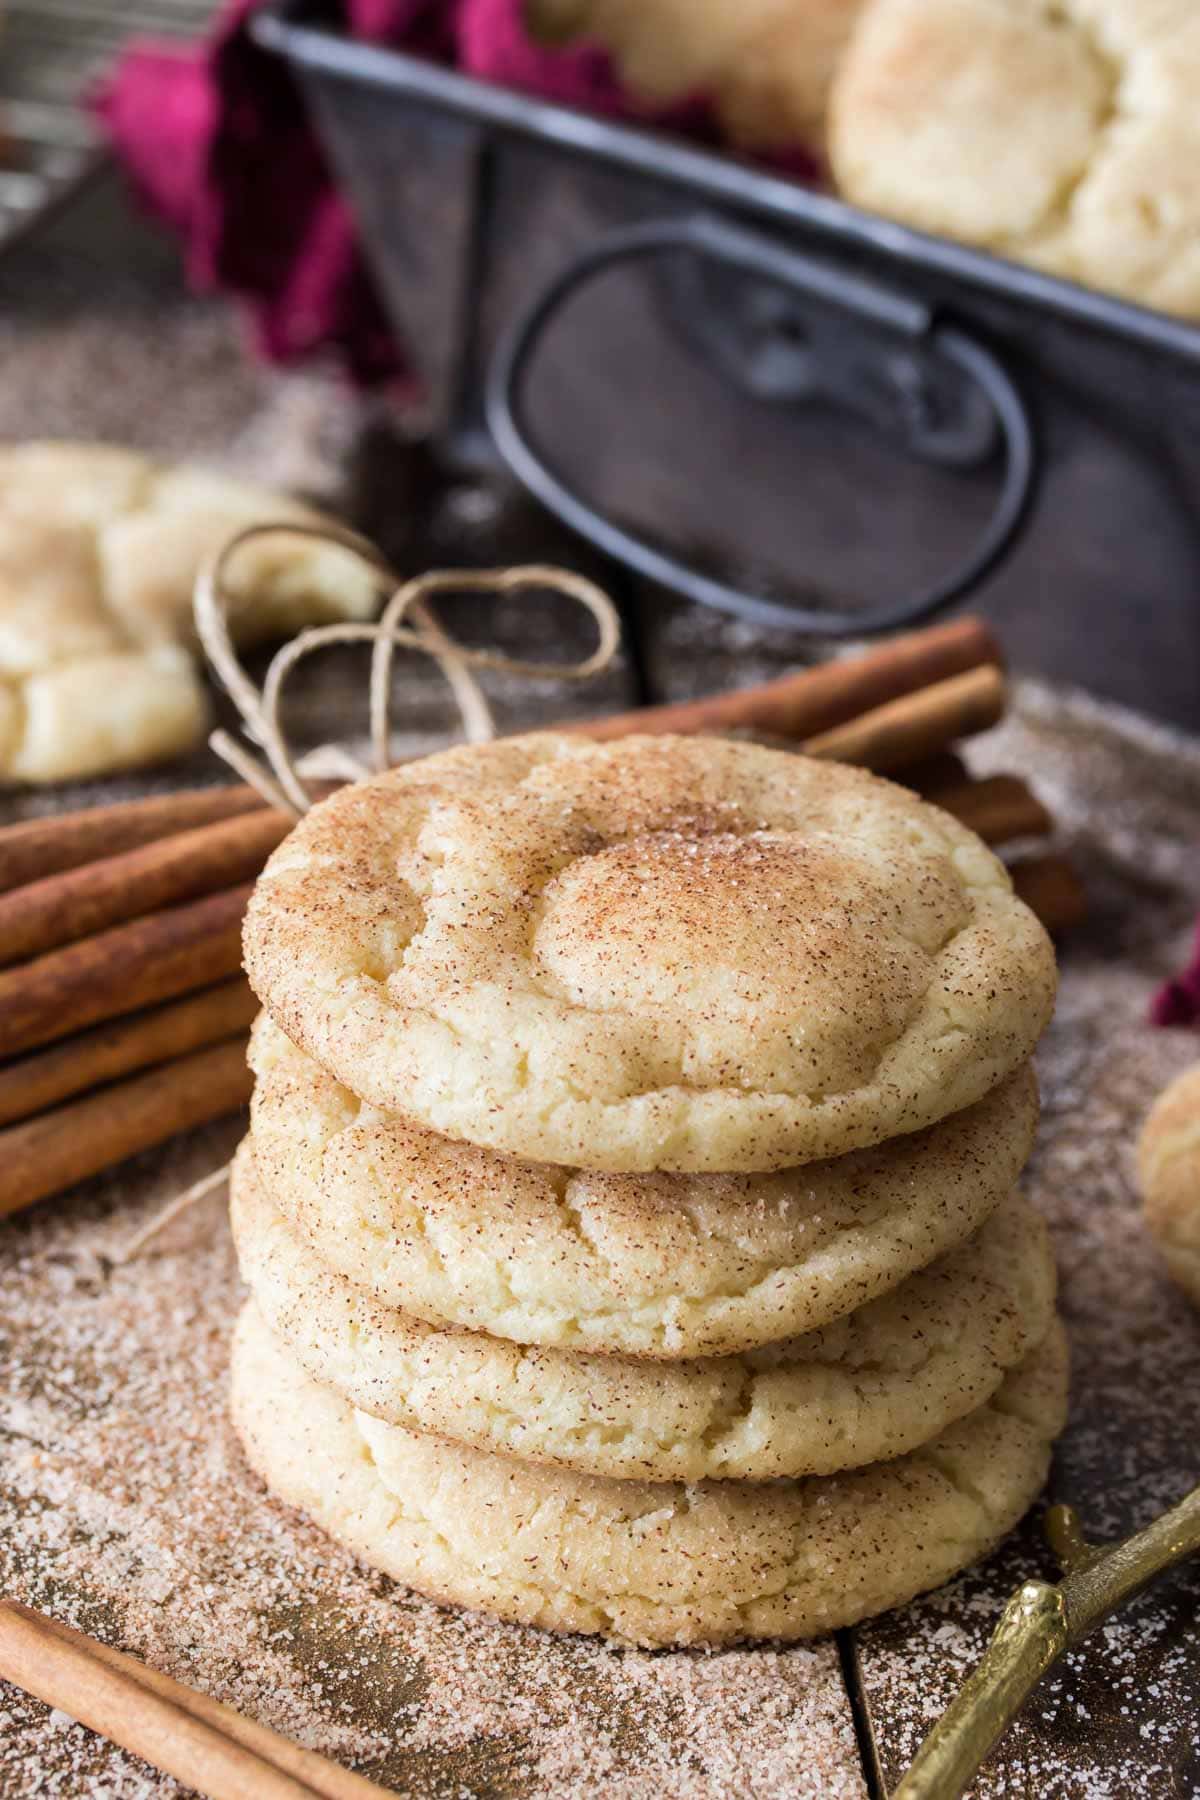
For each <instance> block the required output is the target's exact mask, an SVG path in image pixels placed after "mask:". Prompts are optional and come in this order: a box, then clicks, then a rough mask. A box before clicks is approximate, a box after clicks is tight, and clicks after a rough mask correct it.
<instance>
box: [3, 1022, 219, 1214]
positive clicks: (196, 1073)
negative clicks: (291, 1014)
mask: <svg viewBox="0 0 1200 1800" xmlns="http://www.w3.org/2000/svg"><path fill="white" fill-rule="evenodd" d="M252 1087H253V1079H252V1077H251V1074H250V1070H249V1067H248V1066H247V1063H246V1037H245V1035H244V1034H242V1035H240V1036H238V1037H235V1038H227V1039H226V1040H225V1042H224V1043H220V1044H213V1045H210V1046H209V1048H208V1049H205V1050H195V1051H193V1052H192V1054H191V1055H190V1056H181V1057H179V1058H178V1059H177V1060H176V1061H174V1062H168V1063H163V1064H162V1065H161V1066H160V1067H159V1068H157V1069H150V1070H149V1071H148V1072H146V1073H144V1074H141V1075H132V1076H130V1077H129V1078H128V1080H125V1081H117V1082H113V1083H112V1085H111V1086H109V1087H103V1088H98V1089H97V1090H96V1091H95V1092H94V1093H91V1094H88V1095H86V1096H85V1098H84V1099H82V1100H72V1101H69V1102H68V1103H67V1105H66V1106H56V1107H54V1108H52V1109H51V1111H49V1112H44V1113H39V1114H38V1116H37V1117H36V1118H35V1119H26V1120H25V1121H24V1122H23V1123H22V1124H19V1125H10V1126H9V1127H8V1128H7V1130H4V1131H0V1171H2V1174H0V1218H2V1217H5V1216H6V1215H7V1214H9V1213H15V1212H20V1211H21V1210H22V1209H23V1208H24V1207H26V1206H32V1205H33V1204H34V1202H35V1201H37V1200H44V1199H45V1197H46V1196H47V1194H57V1193H59V1192H61V1190H62V1189H63V1188H68V1187H72V1186H73V1185H74V1184H75V1182H77V1181H84V1180H86V1178H87V1177H88V1176H89V1175H95V1174H97V1173H98V1172H99V1171H100V1170H101V1169H107V1168H108V1167H109V1166H110V1164H112V1163H118V1162H124V1160H125V1158H126V1157H127V1156H135V1155H136V1154H137V1153H138V1151H139V1150H148V1149H150V1148H151V1146H152V1145H154V1144H162V1143H165V1142H166V1140H167V1139H168V1138H170V1137H174V1136H175V1133H176V1132H177V1131H190V1130H191V1129H192V1127H193V1126H195V1125H204V1124H207V1123H208V1121H209V1120H210V1119H219V1118H221V1117H222V1116H223V1115H224V1114H225V1113H230V1112H236V1111H237V1109H238V1107H239V1106H244V1105H245V1103H246V1101H247V1100H249V1098H250V1091H251V1088H252Z"/></svg>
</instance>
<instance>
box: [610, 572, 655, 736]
mask: <svg viewBox="0 0 1200 1800" xmlns="http://www.w3.org/2000/svg"><path fill="white" fill-rule="evenodd" d="M604 587H605V590H606V591H607V593H608V596H609V598H610V599H611V601H612V603H613V605H614V606H615V607H616V609H617V612H618V613H619V614H620V618H621V647H622V649H623V650H624V652H625V660H626V663H627V664H628V667H629V679H630V683H631V685H632V687H633V704H634V705H635V706H657V705H659V704H660V702H661V701H662V700H664V699H665V698H666V696H665V695H663V694H660V693H659V692H658V691H657V688H656V685H655V682H654V679H653V677H652V675H651V673H650V655H649V649H648V645H647V636H646V617H645V607H646V604H647V600H646V589H645V587H644V585H643V584H642V583H640V582H638V581H637V580H636V579H634V578H632V577H630V576H628V575H626V574H625V572H624V571H623V570H622V569H620V568H619V567H618V566H617V564H616V563H611V564H610V565H609V568H608V569H607V570H606V571H605V575H604Z"/></svg>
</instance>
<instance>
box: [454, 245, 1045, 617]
mask: <svg viewBox="0 0 1200 1800" xmlns="http://www.w3.org/2000/svg"><path fill="white" fill-rule="evenodd" d="M679 250H686V251H691V252H693V253H695V254H696V255H699V256H703V257H710V258H713V259H715V260H716V261H717V262H720V263H724V264H726V265H727V266H729V267H731V268H735V269H739V270H741V271H743V272H744V273H746V274H751V275H759V276H762V277H763V278H764V279H765V280H769V281H772V282H774V283H777V284H778V285H780V286H782V287H786V288H789V289H791V290H793V291H794V292H797V293H800V294H803V295H806V296H807V297H809V298H811V299H816V300H818V301H821V302H824V303H825V304H826V305H829V306H832V307H835V308H838V309H840V310H841V311H842V312H846V313H850V314H854V315H857V316H858V317H859V318H862V319H865V320H867V321H869V322H870V323H871V324H873V325H874V326H876V327H881V328H883V329H884V330H885V331H891V332H895V333H897V334H898V335H900V336H902V337H904V338H907V339H909V340H921V341H923V342H924V343H926V344H927V345H928V346H929V347H930V348H931V349H933V350H934V351H936V352H937V353H939V354H940V355H942V356H943V357H945V358H946V360H947V361H948V362H951V363H953V364H955V365H956V366H957V367H958V368H959V369H961V370H963V371H964V373H965V374H966V375H967V376H968V377H969V378H970V379H971V380H972V381H974V382H976V383H977V384H978V386H979V387H980V388H981V389H982V390H983V392H984V393H985V394H986V396H987V398H988V401H989V402H990V404H991V407H992V410H993V412H994V414H995V417H996V420H997V423H998V425H999V428H1000V434H1001V438H1002V440H1003V444H1004V453H1005V462H1004V478H1003V481H1002V483H1001V488H1000V493H999V496H998V498H997V501H996V505H995V507H994V509H993V511H992V514H991V517H990V518H989V520H988V523H987V526H986V527H985V529H984V531H983V533H982V535H981V536H980V537H979V539H978V540H977V542H976V543H975V544H974V546H973V547H972V549H971V551H970V554H969V555H968V556H967V557H966V558H964V560H963V561H962V562H960V563H959V565H958V566H957V567H956V568H955V569H953V570H952V571H951V573H950V574H948V575H946V576H943V577H942V579H941V580H940V581H937V582H935V583H934V584H933V585H932V586H931V587H927V588H926V589H925V590H924V591H923V592H921V593H918V594H917V595H915V596H914V597H913V598H911V599H908V600H903V601H896V602H892V603H890V604H887V605H884V606H881V607H878V608H876V609H875V610H874V611H864V612H853V613H838V612H835V611H823V610H822V611H817V610H813V609H811V608H804V607H799V606H789V605H788V604H787V603H786V602H783V601H778V600H769V599H766V598H764V597H763V596H761V595H755V594H747V593H744V592H743V591H742V590H741V589H740V588H736V587H730V586H728V585H727V584H726V583H725V582H723V581H717V580H715V579H714V578H713V577H712V576H709V575H705V574H703V573H701V572H700V571H699V570H697V569H693V568H689V567H688V566H687V564H686V563H682V562H678V561H677V560H676V559H675V558H674V557H672V556H667V555H665V554H664V553H663V552H662V551H660V550H656V549H655V548H654V547H653V545H651V544H648V543H646V542H645V541H644V540H643V539H642V538H639V537H635V536H634V535H633V534H632V533H630V532H628V531H625V530H623V529H622V528H621V526H619V525H617V524H615V523H614V522H613V521H612V520H611V519H608V518H605V517H604V515H603V514H602V513H599V512H597V511H596V510H595V508H593V507H591V506H589V505H588V504H587V502H586V501H585V500H583V499H581V498H580V496H579V495H578V494H577V493H575V492H574V491H573V489H572V488H570V487H569V486H568V485H567V483H566V482H565V481H564V480H563V479H562V477H561V476H560V475H559V474H557V473H556V472H555V470H554V469H553V468H552V467H551V466H550V464H549V463H548V462H546V461H545V459H544V458H543V457H542V456H541V455H540V454H539V452H538V451H537V450H536V449H535V448H534V446H533V442H532V440H531V437H530V435H529V433H528V431H527V430H526V428H525V426H524V423H523V414H522V398H523V391H524V385H525V378H526V375H527V372H528V369H529V365H530V362H531V361H532V358H533V356H534V353H535V351H536V350H537V348H538V345H539V342H540V340H541V337H542V333H543V332H544V331H545V329H546V327H547V326H548V325H549V323H550V322H551V320H552V319H553V317H554V316H555V314H556V313H557V312H558V310H559V308H560V307H561V306H562V305H563V304H564V303H565V302H566V301H567V300H569V299H570V297H571V296H572V294H574V293H575V291H576V290H577V289H578V288H580V287H582V286H583V285H584V284H585V283H586V282H588V281H590V280H591V278H592V277H593V276H595V275H599V274H601V273H602V272H603V271H604V270H606V269H609V268H612V267H613V265H614V264H617V263H624V262H631V261H634V260H637V259H640V258H643V257H652V256H658V255H662V254H663V253H665V252H671V251H679ZM486 404H487V419H488V425H489V428H490V430H491V433H492V436H493V438H494V440H495V443H496V447H497V449H498V450H499V452H500V454H501V456H502V457H503V458H504V460H505V462H506V463H507V464H508V466H509V467H510V468H511V469H512V471H513V472H514V474H515V475H517V476H518V478H519V479H520V480H521V481H522V482H523V483H524V484H525V486H526V487H527V488H528V489H529V490H530V492H531V493H532V494H534V495H535V496H536V497H537V499H539V500H540V501H541V502H542V504H543V505H544V506H546V507H547V508H548V509H549V510H550V511H551V512H552V513H555V514H557V516H558V517H559V518H560V519H562V520H563V521H564V522H565V523H566V524H567V525H569V526H571V527H572V528H573V529H574V530H575V531H577V532H578V533H579V535H580V536H581V537H584V538H586V539H587V540H588V541H589V542H590V543H592V544H595V545H596V547H597V548H598V549H600V550H602V551H604V552H605V553H606V554H607V555H609V556H611V557H614V558H615V559H616V560H617V561H619V562H622V563H624V564H626V565H627V566H628V567H629V568H631V569H633V570H635V571H636V572H637V573H638V574H639V575H643V576H645V577H646V578H647V579H648V580H650V581H654V582H658V583H660V584H661V585H662V586H663V587H666V588H670V589H672V590H673V591H674V592H675V593H678V594H682V595H684V596H685V597H686V598H687V599H689V600H695V601H698V602H699V603H700V604H701V605H703V606H715V607H717V608H718V609H719V610H720V611H722V612H728V613H734V614H737V615H738V616H739V617H741V618H744V619H751V620H754V621H755V622H756V623H758V624H763V625H774V626H778V625H783V626H786V627H789V628H790V629H791V630H793V631H803V632H807V633H812V634H813V635H814V636H819V637H829V638H835V637H865V636H867V635H869V634H871V633H873V632H878V631H891V630H894V629H895V628H897V627H899V626H903V625H913V624H916V623H917V622H919V621H920V620H922V619H927V618H929V617H930V616H931V615H932V614H934V613H938V612H941V611H943V610H944V609H945V608H946V607H948V606H951V605H953V603H954V602H955V601H956V600H960V599H962V598H963V596H964V595H965V594H967V593H969V592H970V591H971V589H972V588H974V587H975V586H976V585H977V583H979V582H980V581H982V580H983V579H984V577H985V576H986V575H987V574H988V573H989V572H990V571H991V570H992V569H993V568H995V566H996V564H997V563H998V562H999V561H1000V560H1001V558H1002V557H1004V556H1005V555H1006V554H1007V552H1008V551H1009V550H1010V549H1011V547H1012V545H1013V542H1014V541H1015V539H1016V536H1017V534H1018V532H1019V530H1020V527H1021V524H1022V522H1023V520H1024V518H1025V515H1026V512H1027V509H1028V506H1029V502H1030V499H1031V496H1032V493H1033V486H1034V477H1035V474H1036V468H1037V457H1036V452H1035V447H1034V437H1033V429H1032V426H1031V424H1030V420H1029V415H1028V412H1027V411H1026V408H1025V404H1024V401H1023V400H1022V399H1021V396H1020V394H1019V393H1018V391H1017V389H1016V387H1015V386H1014V384H1013V382H1012V380H1011V378H1010V377H1009V375H1008V373H1007V371H1006V370H1005V369H1004V367H1003V366H1002V365H1001V363H1000V362H998V361H997V359H996V357H995V356H994V355H993V354H992V353H991V351H990V350H988V349H986V348H985V347H984V346H983V345H982V344H980V343H979V342H977V340H976V339H974V338H972V337H969V336H968V335H966V334H965V333H964V332H963V331H961V330H959V329H958V328H957V327H955V326H953V325H950V324H947V323H945V322H944V321H941V320H939V319H938V318H937V317H936V316H935V314H934V312H933V310H932V309H931V308H930V307H929V306H927V305H926V304H925V303H924V302H923V301H920V300H915V299H913V298H911V297H910V296H908V295H904V294H899V293H896V292H894V291H893V290H891V289H889V288H886V287H881V286H879V285H878V284H877V283H875V282H872V281H867V280H865V279H864V278H863V277H861V276H857V275H851V274H847V273H845V272H843V271H842V270H839V269H833V268H830V267H829V266H828V265H826V264H822V263H820V262H816V261H814V260H813V259H812V258H810V257H807V256H803V255H801V254H799V253H798V252H796V251H794V250H791V249H789V248H787V247H786V246H785V245H783V244H780V243H778V242H776V241H774V240H772V239H770V238H766V237H762V236H759V235H757V234H755V233H753V232H750V231H746V230H743V229H741V228H740V227H738V226H734V225H730V224H728V223H726V222H725V221H724V220H720V219H715V218H710V217H708V216H707V215H698V216H693V217H683V218H678V219H655V220H651V221H649V222H647V223H645V224H640V225H634V226H631V227H629V228H627V229H623V230H619V231H614V232H611V233H608V234H606V235H605V236H604V237H602V238H600V239H599V240H598V241H597V242H596V243H594V244H593V245H591V246H590V248H589V249H588V250H586V251H585V252H584V253H583V255H581V256H579V257H577V258H576V259H575V260H573V261H572V262H570V263H568V264H567V266H566V267H565V268H564V269H562V270H561V271H560V272H559V273H558V274H557V275H556V276H555V277H554V278H553V279H552V280H551V281H550V282H549V283H548V284H547V286H546V287H545V288H544V289H543V290H542V292H541V293H540V294H539V295H538V296H537V298H536V299H535V300H534V302H533V304H532V305H531V306H529V307H528V309H527V310H526V311H525V312H524V314H523V315H522V316H521V317H520V318H518V319H517V321H516V322H515V324H514V325H513V327H512V328H511V329H510V330H509V331H508V333H507V334H506V335H505V337H504V339H503V340H502V342H501V343H500V345H499V346H498V348H497V350H496V353H495V356H494V358H493V362H492V366H491V369H490V370H489V374H488V381H487V392H486Z"/></svg>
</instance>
